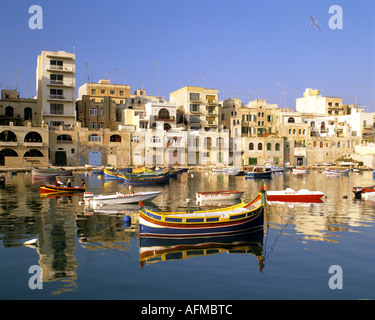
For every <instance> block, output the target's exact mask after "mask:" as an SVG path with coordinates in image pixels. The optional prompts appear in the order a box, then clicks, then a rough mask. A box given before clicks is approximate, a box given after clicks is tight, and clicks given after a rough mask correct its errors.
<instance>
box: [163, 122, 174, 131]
mask: <svg viewBox="0 0 375 320" xmlns="http://www.w3.org/2000/svg"><path fill="white" fill-rule="evenodd" d="M163 129H164V130H165V131H168V130H171V129H172V127H171V125H170V124H169V123H164V126H163Z"/></svg>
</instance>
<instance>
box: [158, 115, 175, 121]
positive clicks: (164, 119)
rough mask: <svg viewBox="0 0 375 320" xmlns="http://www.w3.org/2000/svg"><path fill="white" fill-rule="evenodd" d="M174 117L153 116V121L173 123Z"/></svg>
mask: <svg viewBox="0 0 375 320" xmlns="http://www.w3.org/2000/svg"><path fill="white" fill-rule="evenodd" d="M174 120H175V117H174V116H169V117H167V116H161V117H160V116H154V121H174Z"/></svg>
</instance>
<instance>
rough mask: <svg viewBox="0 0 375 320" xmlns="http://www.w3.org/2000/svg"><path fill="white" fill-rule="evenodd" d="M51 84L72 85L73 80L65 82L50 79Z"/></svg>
mask: <svg viewBox="0 0 375 320" xmlns="http://www.w3.org/2000/svg"><path fill="white" fill-rule="evenodd" d="M48 84H49V85H51V86H65V87H72V86H73V82H69V83H68V82H64V81H63V80H50V81H49V83H48Z"/></svg>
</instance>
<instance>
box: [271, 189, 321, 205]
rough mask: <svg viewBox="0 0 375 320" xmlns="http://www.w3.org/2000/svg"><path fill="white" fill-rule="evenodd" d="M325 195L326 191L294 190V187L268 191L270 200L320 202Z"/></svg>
mask: <svg viewBox="0 0 375 320" xmlns="http://www.w3.org/2000/svg"><path fill="white" fill-rule="evenodd" d="M323 196H324V192H320V191H308V190H304V189H303V190H300V191H294V190H293V189H290V188H288V189H286V190H282V191H267V200H268V201H280V202H320V199H321V198H322V197H323Z"/></svg>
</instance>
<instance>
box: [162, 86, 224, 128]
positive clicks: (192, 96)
mask: <svg viewBox="0 0 375 320" xmlns="http://www.w3.org/2000/svg"><path fill="white" fill-rule="evenodd" d="M169 101H170V102H171V103H174V104H175V105H176V107H177V110H178V111H177V112H178V114H180V115H181V116H182V119H180V121H181V122H182V123H185V124H186V125H187V128H188V129H190V130H200V129H204V130H206V131H208V130H211V129H214V130H217V129H218V128H219V124H220V123H219V119H220V109H219V90H218V89H206V88H203V87H192V86H186V87H183V88H181V89H178V90H176V91H173V92H171V93H170V94H169Z"/></svg>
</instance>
